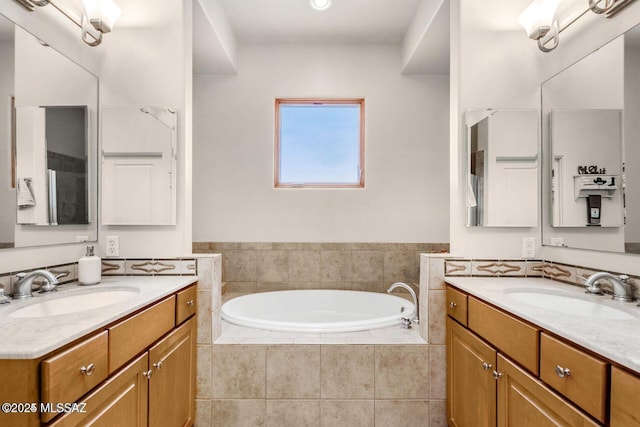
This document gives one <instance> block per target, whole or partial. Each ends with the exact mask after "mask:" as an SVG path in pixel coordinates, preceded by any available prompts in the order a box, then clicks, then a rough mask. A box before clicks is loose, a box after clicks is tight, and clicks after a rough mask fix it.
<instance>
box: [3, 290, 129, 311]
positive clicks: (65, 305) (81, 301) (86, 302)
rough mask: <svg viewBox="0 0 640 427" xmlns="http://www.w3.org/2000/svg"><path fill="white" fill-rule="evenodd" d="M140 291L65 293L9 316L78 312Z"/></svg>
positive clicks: (114, 301) (122, 298) (122, 299)
mask: <svg viewBox="0 0 640 427" xmlns="http://www.w3.org/2000/svg"><path fill="white" fill-rule="evenodd" d="M138 292H139V291H138V290H137V289H135V288H119V289H99V290H98V289H96V290H93V291H90V292H83V293H81V294H77V293H76V294H73V295H65V296H60V297H59V298H51V299H46V300H45V301H41V302H37V303H35V304H29V305H28V306H26V307H23V308H20V309H18V310H16V311H14V312H13V313H11V314H9V317H14V318H18V319H24V318H33V317H47V316H56V315H60V314H71V313H78V312H81V311H87V310H93V309H96V308H100V307H106V306H108V305H111V304H115V303H118V302H120V301H124V300H126V299H128V298H131V297H133V296H135V295H136V294H137V293H138Z"/></svg>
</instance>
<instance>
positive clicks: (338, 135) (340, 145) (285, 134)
mask: <svg viewBox="0 0 640 427" xmlns="http://www.w3.org/2000/svg"><path fill="white" fill-rule="evenodd" d="M359 163H360V106H359V105H349V104H346V105H345V104H339V105H335V104H334V105H332V104H325V105H312V104H280V182H282V183H357V182H359V181H360V178H359V173H358V170H359V168H360V165H359Z"/></svg>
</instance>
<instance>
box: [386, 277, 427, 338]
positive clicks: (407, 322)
mask: <svg viewBox="0 0 640 427" xmlns="http://www.w3.org/2000/svg"><path fill="white" fill-rule="evenodd" d="M395 288H404V289H406V290H407V291H409V293H410V294H411V297H412V298H413V307H414V309H415V313H414V316H413V319H409V318H407V317H404V316H403V317H400V320H401V321H402V327H403V328H404V329H409V328H411V323H415V324H416V325H418V324H420V315H419V313H420V311H419V308H418V298H417V297H416V293H415V292H414V291H413V289H411V286H409V285H407V284H406V283H403V282H395V283H394V284H393V285H391V286H389V289H387V293H388V294H390V293H391V292H393V290H394V289H395Z"/></svg>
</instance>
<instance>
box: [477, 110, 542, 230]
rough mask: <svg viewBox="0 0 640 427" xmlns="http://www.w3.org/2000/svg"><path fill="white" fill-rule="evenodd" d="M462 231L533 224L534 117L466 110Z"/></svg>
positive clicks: (512, 112) (535, 204) (528, 113)
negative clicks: (465, 218)
mask: <svg viewBox="0 0 640 427" xmlns="http://www.w3.org/2000/svg"><path fill="white" fill-rule="evenodd" d="M465 122H466V126H467V180H466V187H467V188H466V191H465V193H466V203H467V226H484V227H536V226H537V225H538V211H539V209H538V200H539V196H538V182H539V178H538V177H539V172H538V170H539V168H538V147H539V144H538V112H537V111H536V110H494V109H483V110H470V111H467V112H466V117H465Z"/></svg>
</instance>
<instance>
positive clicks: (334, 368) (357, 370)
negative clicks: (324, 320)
mask: <svg viewBox="0 0 640 427" xmlns="http://www.w3.org/2000/svg"><path fill="white" fill-rule="evenodd" d="M321 359H322V363H321V374H320V381H321V395H322V398H323V399H327V398H328V399H373V397H374V361H375V355H374V346H372V345H323V346H322V350H321Z"/></svg>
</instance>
